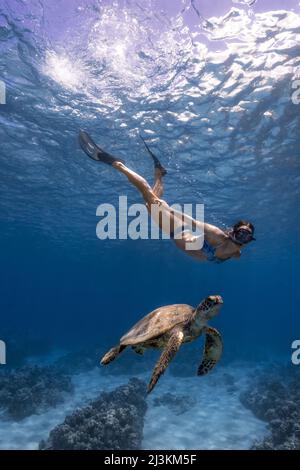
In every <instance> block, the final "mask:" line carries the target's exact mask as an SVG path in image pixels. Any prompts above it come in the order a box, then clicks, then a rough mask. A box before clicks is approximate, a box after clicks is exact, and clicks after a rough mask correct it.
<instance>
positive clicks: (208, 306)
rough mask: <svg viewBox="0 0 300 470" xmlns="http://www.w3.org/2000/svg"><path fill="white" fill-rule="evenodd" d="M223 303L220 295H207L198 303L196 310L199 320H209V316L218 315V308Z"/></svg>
mask: <svg viewBox="0 0 300 470" xmlns="http://www.w3.org/2000/svg"><path fill="white" fill-rule="evenodd" d="M222 304H223V299H222V297H221V296H220V295H209V296H208V297H206V299H204V300H203V301H202V302H201V304H199V305H198V307H197V309H196V312H197V316H199V317H200V318H201V320H210V318H213V317H215V316H216V315H218V313H219V310H220V308H221V306H222Z"/></svg>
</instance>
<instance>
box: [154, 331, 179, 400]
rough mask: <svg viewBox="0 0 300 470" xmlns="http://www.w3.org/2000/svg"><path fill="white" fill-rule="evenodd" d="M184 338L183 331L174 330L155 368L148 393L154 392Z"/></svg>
mask: <svg viewBox="0 0 300 470" xmlns="http://www.w3.org/2000/svg"><path fill="white" fill-rule="evenodd" d="M183 337H184V335H183V332H182V330H181V329H179V328H176V329H174V330H173V333H172V334H171V336H170V339H169V341H168V343H167V345H166V347H165V349H164V350H163V352H162V354H161V356H160V358H159V360H158V362H157V364H156V366H155V367H154V370H153V374H152V377H151V380H150V382H149V385H148V393H150V392H151V391H152V390H153V388H154V387H155V385H156V383H157V381H158V379H159V377H160V376H161V375H162V374H163V373H164V372H165V370H166V368H167V367H168V365H169V364H170V362H171V360H172V359H173V358H174V356H175V354H176V353H177V351H178V349H179V348H180V346H181V345H182V341H183Z"/></svg>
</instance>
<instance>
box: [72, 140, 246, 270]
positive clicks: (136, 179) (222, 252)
mask: <svg viewBox="0 0 300 470" xmlns="http://www.w3.org/2000/svg"><path fill="white" fill-rule="evenodd" d="M142 140H143V142H144V144H145V147H146V149H147V151H148V152H149V154H150V155H151V157H152V159H153V162H154V177H155V182H154V186H153V187H152V188H151V186H150V185H149V184H148V182H147V181H146V180H145V179H144V178H143V177H141V176H140V175H138V174H137V173H135V172H134V171H132V170H130V169H129V168H128V167H127V166H126V165H125V164H124V162H123V161H122V160H121V159H119V158H117V157H113V156H112V155H110V154H108V153H107V152H105V151H103V150H102V149H101V148H100V147H98V146H97V145H96V144H95V143H94V142H93V140H92V139H91V137H90V136H89V135H88V134H87V133H86V132H84V131H81V132H80V135H79V143H80V145H81V148H82V149H83V150H84V152H85V153H86V154H87V155H88V156H89V157H90V158H92V159H93V160H95V161H99V162H103V163H106V164H108V165H111V166H112V167H113V168H115V169H116V170H118V171H119V172H120V173H123V174H124V175H125V176H126V177H127V178H128V180H129V181H130V183H132V184H133V185H134V186H135V187H136V188H137V189H138V191H139V192H140V193H141V195H142V196H143V198H144V201H145V205H146V207H147V209H148V211H149V214H150V215H151V217H152V218H153V219H154V221H155V222H156V223H157V224H158V225H159V227H160V229H161V230H162V231H163V232H164V233H166V234H167V235H169V236H170V238H171V239H173V241H174V243H175V244H176V246H177V247H178V248H179V249H181V250H183V251H184V252H185V253H187V254H188V255H190V256H192V257H193V258H196V259H197V260H199V261H212V262H223V261H226V260H228V259H230V258H239V257H240V255H241V248H243V246H245V245H246V244H247V243H249V242H250V241H252V240H255V239H254V237H253V233H254V227H253V225H252V224H251V223H249V222H246V221H240V222H238V223H237V224H235V225H234V226H233V227H232V228H231V229H230V230H228V231H226V232H225V231H224V230H222V229H220V228H218V227H216V226H214V225H211V224H208V223H206V222H202V221H199V220H196V219H194V218H192V217H190V216H189V215H187V214H183V213H182V212H180V211H177V210H174V208H172V207H170V206H169V205H168V203H167V202H166V201H164V200H163V199H162V195H163V191H164V187H163V177H164V176H165V175H166V173H167V172H166V170H165V169H164V167H163V166H162V165H161V164H160V162H159V160H158V158H157V157H156V156H155V155H154V154H153V152H152V151H151V150H150V149H149V147H148V145H147V144H146V142H145V141H144V139H142ZM203 235H204V237H203Z"/></svg>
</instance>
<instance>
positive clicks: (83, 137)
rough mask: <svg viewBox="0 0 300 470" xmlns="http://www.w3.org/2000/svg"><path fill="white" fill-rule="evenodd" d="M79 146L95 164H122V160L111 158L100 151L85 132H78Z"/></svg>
mask: <svg viewBox="0 0 300 470" xmlns="http://www.w3.org/2000/svg"><path fill="white" fill-rule="evenodd" d="M79 144H80V147H81V148H82V150H83V151H84V152H85V153H86V154H87V156H88V157H90V158H91V159H92V160H95V161H96V162H103V163H107V165H112V164H113V163H115V162H121V163H124V162H123V160H121V159H120V158H117V157H113V156H112V155H110V154H109V153H107V152H105V151H104V150H102V149H101V148H100V147H98V145H96V144H95V142H94V141H93V139H92V138H91V136H90V135H89V134H88V133H87V132H85V131H80V132H79Z"/></svg>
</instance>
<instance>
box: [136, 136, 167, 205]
mask: <svg viewBox="0 0 300 470" xmlns="http://www.w3.org/2000/svg"><path fill="white" fill-rule="evenodd" d="M140 137H141V139H142V141H143V143H144V145H145V147H146V150H147V152H148V153H149V155H150V156H151V158H152V160H153V163H154V186H153V188H152V190H153V192H154V194H155V195H156V196H157V197H159V198H161V197H162V195H163V193H164V186H163V177H164V176H165V175H166V174H167V170H166V169H165V168H164V167H163V166H162V164H161V163H160V161H159V159H158V158H157V156H156V155H154V153H153V152H152V151H151V150H150V148H149V147H148V144H147V143H146V142H145V140H144V139H143V137H142V136H140Z"/></svg>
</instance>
